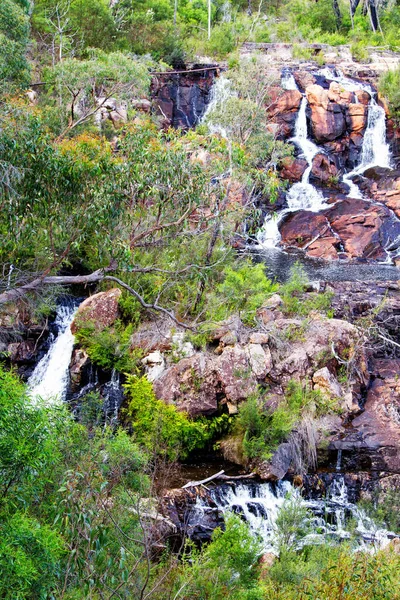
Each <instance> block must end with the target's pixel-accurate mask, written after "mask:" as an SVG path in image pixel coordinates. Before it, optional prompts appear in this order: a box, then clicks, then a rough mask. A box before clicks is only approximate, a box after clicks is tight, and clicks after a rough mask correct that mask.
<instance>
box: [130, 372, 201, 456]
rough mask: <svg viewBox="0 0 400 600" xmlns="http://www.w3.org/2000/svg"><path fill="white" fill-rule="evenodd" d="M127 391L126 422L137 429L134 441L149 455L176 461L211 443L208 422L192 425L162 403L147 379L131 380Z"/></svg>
mask: <svg viewBox="0 0 400 600" xmlns="http://www.w3.org/2000/svg"><path fill="white" fill-rule="evenodd" d="M125 390H126V393H127V396H128V406H127V408H126V410H125V412H124V416H125V420H126V422H127V423H129V424H130V425H131V427H132V429H133V436H134V439H135V440H136V441H137V442H138V443H139V444H142V445H143V446H144V447H145V448H147V449H148V450H149V451H155V452H156V453H158V454H164V455H165V456H167V457H168V459H170V460H175V459H177V458H178V457H181V458H185V457H186V456H187V455H188V454H189V453H190V452H192V451H193V450H195V449H196V448H202V447H204V445H205V444H206V442H207V441H208V440H209V439H210V437H211V436H210V433H208V431H207V427H206V424H205V422H204V421H192V420H191V419H189V417H188V416H187V415H186V414H185V413H182V412H179V411H178V410H177V409H176V408H175V407H174V406H172V405H168V404H165V402H163V401H162V400H158V399H157V398H156V396H155V395H154V391H153V386H152V385H151V383H150V382H149V381H148V380H147V379H146V377H134V376H130V377H128V381H127V383H126V385H125Z"/></svg>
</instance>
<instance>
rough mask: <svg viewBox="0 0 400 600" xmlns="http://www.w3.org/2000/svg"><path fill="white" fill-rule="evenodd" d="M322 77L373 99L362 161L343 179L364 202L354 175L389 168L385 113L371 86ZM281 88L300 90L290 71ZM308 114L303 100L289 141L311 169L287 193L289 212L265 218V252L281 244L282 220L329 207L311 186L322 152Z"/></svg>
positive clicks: (334, 75)
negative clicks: (314, 166) (310, 132)
mask: <svg viewBox="0 0 400 600" xmlns="http://www.w3.org/2000/svg"><path fill="white" fill-rule="evenodd" d="M319 73H320V75H323V76H325V77H326V78H327V79H328V80H330V81H336V82H338V83H339V84H340V85H341V86H342V87H343V88H344V89H345V90H347V91H350V92H356V91H366V92H368V94H369V95H370V102H369V105H368V120H367V126H366V129H365V133H364V138H363V145H362V150H361V161H360V164H359V165H358V166H357V167H356V168H355V169H354V170H353V171H351V172H350V173H347V174H346V175H344V176H343V179H342V180H343V182H344V183H346V184H347V185H348V186H349V193H348V196H349V197H351V198H360V199H361V198H363V196H362V193H361V191H360V189H359V188H358V186H357V185H356V184H355V183H354V182H353V180H352V178H353V177H354V176H355V175H360V174H362V173H363V172H364V171H365V170H366V169H368V168H370V167H372V166H380V167H387V168H390V161H391V157H390V149H389V144H388V143H387V141H386V115H385V111H384V109H383V108H382V107H381V106H379V105H378V103H377V102H376V92H375V91H374V90H373V88H372V87H371V86H370V85H368V84H364V83H361V82H357V81H353V80H351V79H349V78H347V77H344V75H343V74H342V73H341V72H340V71H332V70H331V69H329V68H325V69H322V70H321V71H320V72H319ZM281 86H282V88H283V89H285V90H293V89H298V87H297V85H296V81H295V79H294V77H293V74H292V73H291V72H290V70H285V71H284V72H283V73H282V79H281ZM355 102H356V103H358V99H357V96H355ZM306 110H307V99H306V98H305V97H303V99H302V102H301V105H300V109H299V113H298V116H297V119H296V124H295V135H294V137H293V138H292V139H291V140H290V141H291V142H293V143H294V144H296V145H297V146H298V147H299V148H300V150H301V155H300V156H303V157H304V158H305V159H306V160H307V164H308V167H307V169H306V170H305V172H304V174H303V177H302V180H301V182H299V183H295V184H294V185H293V186H292V187H291V188H290V189H289V191H288V192H287V194H286V201H287V208H285V209H284V210H283V211H281V212H280V213H279V214H278V215H277V214H274V215H268V216H267V217H266V219H265V223H264V225H263V229H262V230H261V231H260V233H259V235H258V241H259V242H260V245H261V246H262V247H263V248H274V247H276V246H277V245H278V244H279V241H280V239H281V235H280V232H279V226H280V223H281V222H282V219H283V218H284V217H285V215H287V214H288V213H290V212H295V211H299V210H309V211H312V212H319V211H320V210H322V209H324V208H327V206H328V205H327V204H326V203H325V202H324V197H323V195H322V194H321V193H320V192H319V191H318V190H317V189H316V188H315V187H314V186H312V185H311V184H310V183H309V178H310V173H311V170H312V161H313V158H314V156H315V155H316V154H317V153H318V152H321V151H323V150H322V149H321V148H319V147H318V146H317V145H316V144H314V143H313V142H312V141H311V140H310V139H309V138H308V135H307V114H306ZM388 261H389V262H391V259H390V257H388Z"/></svg>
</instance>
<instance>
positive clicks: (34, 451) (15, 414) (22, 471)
mask: <svg viewBox="0 0 400 600" xmlns="http://www.w3.org/2000/svg"><path fill="white" fill-rule="evenodd" d="M0 424H1V426H0V489H1V499H0V506H1V503H2V502H4V501H5V499H6V497H7V496H8V495H9V494H13V493H16V491H17V489H18V486H19V485H20V484H21V482H23V481H26V482H28V481H34V479H35V474H36V472H37V471H38V470H41V469H44V468H45V466H46V464H47V463H48V462H50V461H51V460H52V458H53V457H52V453H53V452H54V445H55V444H54V439H52V428H51V425H50V423H49V414H48V410H47V409H45V408H38V407H35V406H33V405H32V402H31V401H30V399H29V398H28V397H27V395H26V393H25V388H24V386H23V385H22V383H21V382H20V381H19V380H18V378H17V377H16V376H15V375H14V374H13V373H11V372H8V371H5V370H4V368H3V367H2V366H1V365H0Z"/></svg>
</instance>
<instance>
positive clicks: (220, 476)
mask: <svg viewBox="0 0 400 600" xmlns="http://www.w3.org/2000/svg"><path fill="white" fill-rule="evenodd" d="M255 476H256V474H255V473H249V474H248V475H234V476H231V475H225V471H218V473H215V475H211V476H210V477H206V479H202V480H201V481H188V483H185V485H183V486H182V489H183V490H184V489H186V488H190V487H196V486H199V485H204V484H205V483H209V482H210V481H214V480H216V479H219V480H222V481H235V480H238V479H253V478H254V477H255Z"/></svg>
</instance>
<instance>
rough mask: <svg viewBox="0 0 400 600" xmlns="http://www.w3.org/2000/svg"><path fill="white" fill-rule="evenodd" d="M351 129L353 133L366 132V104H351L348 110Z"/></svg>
mask: <svg viewBox="0 0 400 600" xmlns="http://www.w3.org/2000/svg"><path fill="white" fill-rule="evenodd" d="M347 115H348V117H347V120H348V125H349V129H350V130H351V132H353V133H358V134H362V133H364V130H365V127H366V125H367V116H368V107H367V106H365V105H364V104H349V106H348V112H347Z"/></svg>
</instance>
